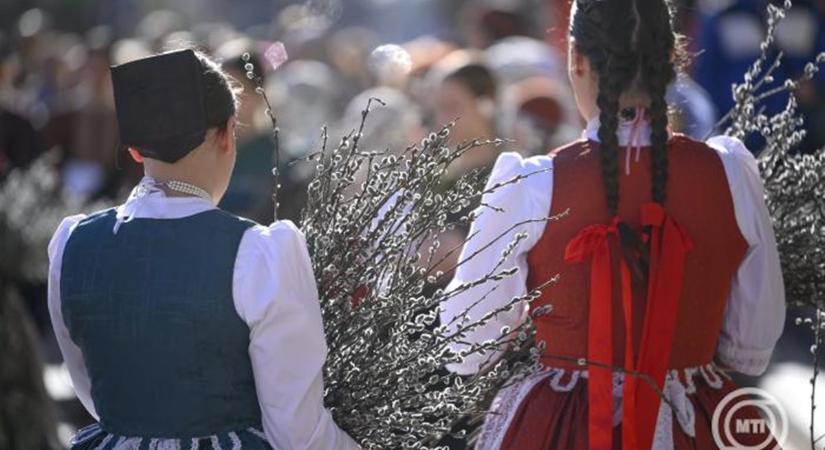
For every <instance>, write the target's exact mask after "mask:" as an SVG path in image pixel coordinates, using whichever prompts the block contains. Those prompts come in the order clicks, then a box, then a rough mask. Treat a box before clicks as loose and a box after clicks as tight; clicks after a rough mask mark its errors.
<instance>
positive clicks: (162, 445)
mask: <svg viewBox="0 0 825 450" xmlns="http://www.w3.org/2000/svg"><path fill="white" fill-rule="evenodd" d="M157 448H158V450H180V440H178V439H160V440H159V441H158V447H157Z"/></svg>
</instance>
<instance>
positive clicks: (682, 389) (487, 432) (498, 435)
mask: <svg viewBox="0 0 825 450" xmlns="http://www.w3.org/2000/svg"><path fill="white" fill-rule="evenodd" d="M568 372H569V376H570V378H569V379H568V380H567V381H566V382H563V380H564V377H565V374H567V373H568ZM679 372H682V373H681V375H682V377H680V376H679V375H680V373H679ZM697 374H701V376H702V378H704V380H705V382H706V384H707V385H708V386H710V387H711V388H713V389H720V388H721V387H722V384H723V380H722V378H727V379H730V375H728V374H727V373H725V371H724V370H722V369H721V368H719V367H718V366H716V364H714V363H710V364H705V365H703V366H697V367H689V368H685V369H672V370H669V371H668V372H667V375H666V377H665V387H664V390H663V393H664V395H665V398H667V399H668V400H669V401H670V403H671V404H672V405H673V407H671V406H670V405H668V404H667V403H665V402H664V401H663V402H661V404H660V406H659V415H658V417H657V421H656V432H655V434H654V437H653V447H652V450H673V416H674V414H675V415H676V421H677V422H679V426H680V427H681V428H682V431H683V432H684V433H685V434H687V435H688V436H690V437H695V436H696V411H695V410H694V407H693V403H692V402H691V401H690V399H689V398H688V395H691V394H695V393H696V385H695V384H694V382H693V377H694V376H696V375H697ZM581 378H584V379H587V378H588V372H587V370H575V369H562V368H546V369H544V370H542V371H540V372H538V373H536V374H535V375H533V376H530V377H528V378H526V379H524V380H522V381H520V382H518V383H516V384H514V385H512V386H510V387H508V388H506V389H504V390H502V391H501V392H499V394H498V395H497V396H496V398H495V400H493V404H492V406H491V408H490V412H489V413H488V414H487V417H486V418H485V420H484V425H483V426H482V430H481V434H480V437H479V440H478V443H477V444H476V447H475V448H476V450H497V449H498V448H500V447H501V444H502V442H503V440H504V436H505V435H506V434H507V430H508V429H509V428H510V424H511V422H512V421H513V418H514V417H515V414H516V412H517V411H518V408H519V406H520V405H521V403H522V402H523V401H524V399H525V397H526V396H527V394H528V393H529V392H530V390H532V389H533V387H535V386H536V385H537V384H538V383H540V382H545V381H546V382H547V383H548V384H549V385H550V388H551V389H553V390H554V391H556V392H570V391H572V390H573V389H574V388H575V387H576V384H577V383H578V380H579V379H581ZM681 379H684V380H685V384H687V386H685V384H682V381H681ZM623 388H624V374H622V373H618V372H616V373H614V374H613V398H614V410H613V423H614V424H615V425H619V424H620V423H621V421H622V392H623Z"/></svg>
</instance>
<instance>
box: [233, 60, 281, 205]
mask: <svg viewBox="0 0 825 450" xmlns="http://www.w3.org/2000/svg"><path fill="white" fill-rule="evenodd" d="M241 59H242V60H243V62H244V69H245V70H246V78H247V79H249V80H250V81H252V82H253V83H255V93H256V94H258V95H260V96H261V98H263V100H264V104H266V110H265V112H266V115H267V117H268V118H269V121H270V123H271V124H272V159H273V164H272V176H273V177H275V187H274V188H273V191H272V203H273V204H274V208H273V210H274V213H273V220H276V221H277V220H278V190H279V189H280V188H281V184H280V172H281V169H280V164H281V139H280V134H281V131H280V128H279V127H278V118H277V117H276V116H275V110H273V109H272V105H271V104H270V103H269V97H268V96H267V95H266V89H264V80H263V77H261V76H260V75H255V67H254V65H253V64H252V62H251V55H250V54H249V53H244V54H243V55H242V56H241Z"/></svg>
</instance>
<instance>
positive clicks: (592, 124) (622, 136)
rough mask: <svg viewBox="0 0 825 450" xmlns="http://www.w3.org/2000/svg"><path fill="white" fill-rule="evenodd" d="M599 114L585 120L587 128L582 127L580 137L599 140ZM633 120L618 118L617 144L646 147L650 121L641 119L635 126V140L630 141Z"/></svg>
mask: <svg viewBox="0 0 825 450" xmlns="http://www.w3.org/2000/svg"><path fill="white" fill-rule="evenodd" d="M600 125H601V122H600V121H599V116H595V117H593V118H592V119H590V120H589V121H588V122H587V128H585V129H584V132H583V133H582V137H584V138H585V139H588V140H591V141H594V142H599V126H600ZM633 128H634V127H633V121H632V120H620V121H619V128H618V129H617V130H616V133H617V134H618V136H619V145H620V146H622V147H627V146H631V147H646V146H649V145H650V122H649V121H648V120H647V119H641V120H640V121H639V122H638V124H637V127H636V139H635V142H631V138H632V134H633Z"/></svg>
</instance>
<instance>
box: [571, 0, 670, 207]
mask: <svg viewBox="0 0 825 450" xmlns="http://www.w3.org/2000/svg"><path fill="white" fill-rule="evenodd" d="M570 35H571V37H572V38H573V39H575V46H576V50H577V51H578V52H579V53H580V54H582V55H584V56H585V57H587V58H588V60H589V61H590V64H591V67H592V68H593V70H595V72H596V74H597V75H598V76H599V93H598V96H597V99H596V103H597V105H598V107H599V109H600V114H599V120H600V122H601V124H600V127H599V140H600V141H601V144H600V150H601V160H602V178H603V183H604V189H605V197H606V200H607V208H608V211H609V212H610V215H611V216H615V215H616V213H617V211H618V205H619V182H618V154H617V152H618V147H619V145H618V136H617V134H616V133H617V129H618V122H619V99H620V98H621V95H622V94H623V93H625V92H631V91H633V92H637V93H644V94H646V95H647V96H648V97H649V99H650V105H649V107H648V114H649V119H650V125H651V178H652V179H651V185H652V196H653V200H654V201H656V202H658V203H661V204H664V203H665V201H666V199H667V178H668V176H667V170H668V161H667V140H668V133H667V126H668V116H667V104H666V102H665V92H666V90H667V86H668V84H669V83H670V82H671V81H672V80H673V79H674V78H675V75H676V72H675V68H674V64H673V63H672V60H673V56H674V50H675V42H676V38H675V35H674V33H673V31H672V27H671V18H670V9H669V7H668V5H667V3H666V0H577V1H576V11H575V12H574V14H573V15H572V20H571V25H570Z"/></svg>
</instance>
